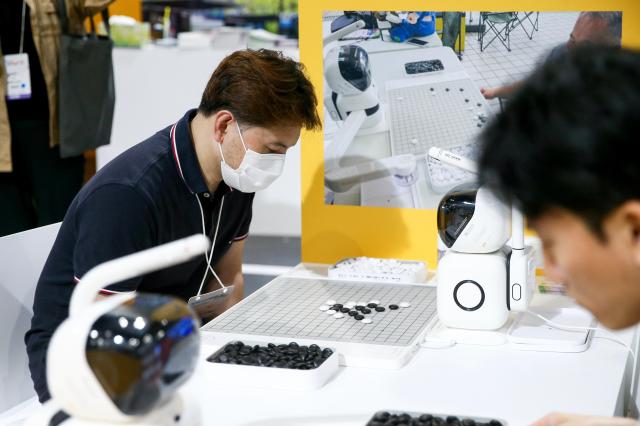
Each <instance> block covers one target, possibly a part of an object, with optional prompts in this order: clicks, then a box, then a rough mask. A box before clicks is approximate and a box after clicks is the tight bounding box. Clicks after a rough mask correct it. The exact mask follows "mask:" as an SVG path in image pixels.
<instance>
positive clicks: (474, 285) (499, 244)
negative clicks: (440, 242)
mask: <svg viewBox="0 0 640 426" xmlns="http://www.w3.org/2000/svg"><path fill="white" fill-rule="evenodd" d="M429 155H430V156H432V157H434V158H436V159H439V160H440V161H444V162H446V163H448V164H451V165H454V166H458V167H461V168H464V169H466V170H469V171H472V172H475V165H473V167H468V165H469V164H472V162H470V161H469V160H467V159H464V158H460V157H458V156H455V154H451V153H448V152H446V151H443V150H439V149H435V150H434V149H432V150H431V151H430V152H429ZM448 195H449V194H447V195H445V197H444V198H443V202H444V200H445V199H446V197H447V196H448ZM463 204H464V205H467V206H468V205H469V204H473V213H472V214H471V215H462V216H460V215H458V216H457V217H456V219H457V220H459V224H456V226H454V227H453V228H454V231H455V232H456V235H455V239H454V240H453V241H450V244H449V249H448V250H447V251H446V253H445V254H444V256H443V257H442V258H441V259H440V262H439V264H438V271H437V275H436V279H437V283H438V284H437V285H438V288H437V295H438V302H437V303H438V317H439V319H440V321H441V322H442V323H443V324H444V325H446V326H448V327H453V328H465V329H476V330H495V329H498V328H500V327H502V326H503V325H504V324H505V323H506V322H507V320H508V318H509V311H525V310H527V308H528V306H529V303H530V302H531V298H532V297H533V293H534V290H535V259H534V252H533V249H532V248H531V247H525V246H524V220H523V217H522V214H521V213H520V212H519V211H518V210H516V209H515V208H512V209H509V208H508V207H507V206H505V205H504V204H502V203H501V202H500V201H499V200H497V199H495V198H494V197H493V195H492V194H491V193H490V192H489V191H488V190H487V189H486V188H479V189H477V192H476V193H475V195H474V200H473V203H468V202H464V203H463ZM441 205H442V202H441ZM439 214H440V212H439ZM509 218H511V226H509ZM509 228H511V245H510V246H508V245H506V242H507V240H508V239H509ZM452 238H453V237H452Z"/></svg>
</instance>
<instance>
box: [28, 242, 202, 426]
mask: <svg viewBox="0 0 640 426" xmlns="http://www.w3.org/2000/svg"><path fill="white" fill-rule="evenodd" d="M208 246H209V240H208V238H207V237H205V236H204V235H194V236H192V237H188V238H184V239H182V240H178V241H174V242H172V243H168V244H164V245H161V246H158V247H155V248H152V249H149V250H145V251H141V252H139V253H135V254H132V255H129V256H125V257H122V258H119V259H115V260H112V261H109V262H105V263H103V264H100V265H98V266H96V267H95V268H93V269H92V270H90V271H89V272H87V274H86V275H85V276H84V277H83V278H82V280H81V281H80V282H79V283H78V285H77V287H76V289H75V291H74V292H73V294H72V296H71V301H70V305H69V317H68V318H67V319H66V320H65V321H64V322H63V323H62V324H61V325H60V326H59V327H58V329H57V330H56V332H55V333H54V335H53V337H52V339H51V342H50V344H49V350H48V351H47V383H48V385H49V390H50V392H51V396H52V399H51V400H49V401H48V402H46V403H45V404H44V406H43V407H42V408H41V409H40V410H38V411H37V412H36V413H35V414H34V415H33V416H32V417H31V418H30V419H28V420H27V422H26V423H25V424H26V425H27V426H43V425H51V424H56V425H62V426H106V425H109V426H115V425H124V424H126V425H131V426H152V425H154V426H165V425H166V426H169V425H171V426H183V425H184V426H187V425H188V426H191V425H199V424H200V423H201V422H200V411H199V407H197V406H195V405H193V404H194V402H193V401H189V400H186V399H185V398H182V397H181V395H180V393H179V392H178V388H179V387H180V386H181V385H182V384H184V383H185V382H186V381H187V379H189V377H191V375H192V374H193V372H194V369H195V366H196V361H197V356H198V351H199V346H200V337H199V326H200V324H199V321H198V319H197V318H196V317H195V315H194V313H193V311H192V310H191V309H190V308H189V307H188V305H187V304H186V303H184V302H182V301H181V300H179V299H176V298H173V297H170V296H161V295H154V294H140V293H126V294H118V295H114V296H110V297H108V298H105V299H102V300H97V301H96V297H97V295H98V293H99V291H100V290H101V289H102V288H104V287H105V286H107V285H109V284H112V283H116V282H119V281H122V280H125V279H128V278H132V277H135V276H138V275H142V274H146V273H148V272H151V271H154V270H158V269H161V268H164V267H167V266H172V265H175V264H178V263H181V262H184V261H186V260H188V259H190V258H192V257H194V256H200V255H202V254H203V253H205V252H206V250H207V248H208Z"/></svg>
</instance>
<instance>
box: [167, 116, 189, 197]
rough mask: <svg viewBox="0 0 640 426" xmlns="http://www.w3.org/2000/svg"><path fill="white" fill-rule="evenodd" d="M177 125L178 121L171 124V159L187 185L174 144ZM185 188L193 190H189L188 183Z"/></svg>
mask: <svg viewBox="0 0 640 426" xmlns="http://www.w3.org/2000/svg"><path fill="white" fill-rule="evenodd" d="M177 126H178V123H175V124H174V125H173V126H171V132H170V135H171V152H172V153H173V159H174V160H175V161H176V166H178V173H180V177H181V178H182V181H183V182H184V184H185V185H187V181H186V180H185V178H184V173H182V165H181V164H180V156H179V155H178V147H177V146H176V127H177ZM187 189H189V192H191V193H192V194H193V191H191V188H189V185H187Z"/></svg>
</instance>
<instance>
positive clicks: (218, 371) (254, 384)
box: [206, 339, 338, 390]
mask: <svg viewBox="0 0 640 426" xmlns="http://www.w3.org/2000/svg"><path fill="white" fill-rule="evenodd" d="M236 341H238V340H237V339H230V340H229V341H228V342H225V344H224V345H222V346H221V347H220V348H218V350H216V351H215V352H213V353H212V354H210V355H207V359H208V358H210V357H213V356H215V355H217V354H218V352H220V351H221V350H222V349H223V348H224V347H225V346H226V345H227V344H228V343H232V342H236ZM240 341H241V342H242V343H244V344H246V345H252V346H253V345H261V346H267V344H268V343H275V344H276V345H281V344H288V343H289V342H286V341H283V340H278V339H269V340H264V341H258V340H240ZM301 346H302V345H301ZM320 347H321V348H322V349H325V348H326V347H325V346H320ZM329 349H331V350H332V351H333V353H332V354H331V355H330V356H329V358H327V359H325V360H324V362H323V363H322V364H320V366H318V367H317V368H314V369H311V370H295V369H291V368H276V367H260V366H254V365H239V364H223V363H218V362H207V363H206V365H207V369H208V370H210V372H212V373H213V376H214V377H215V384H216V385H222V386H243V387H251V388H267V389H284V390H312V389H318V388H320V387H322V386H323V385H324V384H325V383H327V382H328V381H329V380H330V379H331V378H332V377H333V376H334V375H335V374H336V373H337V372H338V352H336V350H335V349H334V348H329Z"/></svg>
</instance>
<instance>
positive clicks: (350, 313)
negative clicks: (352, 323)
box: [349, 311, 358, 317]
mask: <svg viewBox="0 0 640 426" xmlns="http://www.w3.org/2000/svg"><path fill="white" fill-rule="evenodd" d="M356 315H358V311H349V316H350V317H355V316H356Z"/></svg>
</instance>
